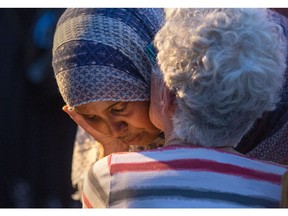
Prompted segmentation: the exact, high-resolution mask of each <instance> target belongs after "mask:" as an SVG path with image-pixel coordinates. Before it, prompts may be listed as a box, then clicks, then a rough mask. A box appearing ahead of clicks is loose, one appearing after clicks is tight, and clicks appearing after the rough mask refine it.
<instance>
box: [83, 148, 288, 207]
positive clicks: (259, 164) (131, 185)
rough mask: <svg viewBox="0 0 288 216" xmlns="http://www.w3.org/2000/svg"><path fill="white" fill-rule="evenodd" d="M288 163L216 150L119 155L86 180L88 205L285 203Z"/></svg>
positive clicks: (102, 162)
mask: <svg viewBox="0 0 288 216" xmlns="http://www.w3.org/2000/svg"><path fill="white" fill-rule="evenodd" d="M287 170H288V167H287V166H282V165H278V164H275V163H270V162H265V161H259V160H255V159H252V158H249V157H246V156H242V155H238V154H233V153H228V152H224V151H220V150H214V149H211V148H193V147H187V146H175V145H174V146H167V147H163V148H161V149H159V150H152V151H144V152H141V153H114V154H112V155H110V156H108V157H105V158H103V159H102V160H100V161H98V162H97V163H95V164H94V165H93V167H92V168H91V169H90V171H89V173H88V175H87V176H86V178H85V182H84V190H83V203H84V204H83V207H84V208H85V207H86V208H92V207H94V208H106V207H109V208H127V207H128V208H192V207H196V208H208V207H216V208H242V207H244V208H254V207H260V208H262V207H279V206H280V198H281V178H282V175H283V174H284V173H285V172H286V171H287Z"/></svg>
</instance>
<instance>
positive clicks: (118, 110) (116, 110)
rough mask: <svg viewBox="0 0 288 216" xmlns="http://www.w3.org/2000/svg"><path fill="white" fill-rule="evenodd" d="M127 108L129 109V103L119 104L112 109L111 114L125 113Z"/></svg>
mask: <svg viewBox="0 0 288 216" xmlns="http://www.w3.org/2000/svg"><path fill="white" fill-rule="evenodd" d="M126 107H127V102H120V103H117V104H116V105H115V106H113V107H112V108H111V109H110V112H111V113H116V114H117V113H124V112H125V110H126Z"/></svg>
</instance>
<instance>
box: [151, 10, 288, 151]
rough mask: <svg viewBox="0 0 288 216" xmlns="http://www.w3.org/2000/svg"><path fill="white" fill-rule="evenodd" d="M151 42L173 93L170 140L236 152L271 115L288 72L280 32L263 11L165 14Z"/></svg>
mask: <svg viewBox="0 0 288 216" xmlns="http://www.w3.org/2000/svg"><path fill="white" fill-rule="evenodd" d="M165 13H166V23H165V24H164V26H163V27H162V29H160V31H159V32H158V33H157V35H156V37H155V40H154V43H155V46H156V48H157V49H158V55H157V58H158V63H159V65H160V68H161V72H162V73H163V77H164V81H165V83H166V85H167V86H168V88H169V89H170V90H172V91H174V92H175V94H176V103H177V109H176V112H175V114H174V117H173V124H174V130H175V132H176V134H177V135H178V136H179V137H180V138H182V139H184V140H186V141H188V142H190V143H193V144H197V145H200V146H204V147H216V146H224V145H225V146H234V147H235V146H236V145H237V144H238V142H239V141H240V139H241V138H242V137H243V136H244V134H245V133H246V132H247V131H248V130H249V129H250V128H251V126H252V124H253V123H254V122H255V120H256V119H257V118H259V117H261V116H262V114H263V112H265V111H271V110H273V109H275V106H276V103H277V102H278V101H279V95H280V91H281V89H282V85H283V82H284V71H285V68H286V50H287V43H286V40H285V37H284V35H283V29H282V27H281V26H280V25H278V24H277V23H276V21H275V20H273V18H272V16H271V13H270V12H269V10H268V9H240V8H233V9H207V8H206V9H196V8H193V9H192V8H191V9H166V11H165Z"/></svg>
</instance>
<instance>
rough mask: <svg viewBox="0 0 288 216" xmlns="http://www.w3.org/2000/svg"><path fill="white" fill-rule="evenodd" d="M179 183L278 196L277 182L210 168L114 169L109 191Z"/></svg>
mask: <svg viewBox="0 0 288 216" xmlns="http://www.w3.org/2000/svg"><path fill="white" fill-rule="evenodd" d="M175 185H176V186H179V187H180V188H183V189H186V188H187V189H188V188H191V189H195V190H212V191H218V192H227V193H236V194H240V195H247V196H260V197H269V198H273V199H276V200H279V198H280V194H281V188H280V186H279V185H275V184H273V183H270V182H267V181H261V180H259V181H258V180H254V179H244V178H242V177H238V176H232V175H226V174H221V173H213V172H193V171H157V172H137V173H130V172H125V173H117V174H115V175H113V181H112V184H111V192H115V191H121V190H125V189H127V188H136V187H144V188H145V187H160V188H161V187H169V186H172V187H174V186H175Z"/></svg>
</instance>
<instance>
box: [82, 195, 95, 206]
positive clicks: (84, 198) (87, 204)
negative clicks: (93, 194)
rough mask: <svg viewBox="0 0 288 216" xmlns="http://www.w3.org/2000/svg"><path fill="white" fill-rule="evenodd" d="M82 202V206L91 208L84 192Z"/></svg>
mask: <svg viewBox="0 0 288 216" xmlns="http://www.w3.org/2000/svg"><path fill="white" fill-rule="evenodd" d="M82 200H83V203H84V205H85V206H86V207H87V208H93V206H92V205H91V203H90V202H89V200H88V198H87V197H86V196H85V194H84V192H82Z"/></svg>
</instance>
